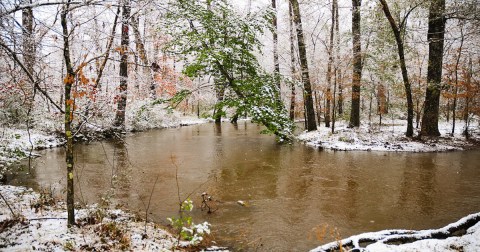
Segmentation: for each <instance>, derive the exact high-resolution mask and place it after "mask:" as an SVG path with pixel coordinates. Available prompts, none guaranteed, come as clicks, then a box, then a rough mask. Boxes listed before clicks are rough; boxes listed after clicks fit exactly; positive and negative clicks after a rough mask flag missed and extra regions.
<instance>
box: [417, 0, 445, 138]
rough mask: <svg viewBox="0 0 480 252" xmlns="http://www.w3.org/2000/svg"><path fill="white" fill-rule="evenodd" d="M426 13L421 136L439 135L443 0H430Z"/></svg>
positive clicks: (443, 29)
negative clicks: (426, 50)
mask: <svg viewBox="0 0 480 252" xmlns="http://www.w3.org/2000/svg"><path fill="white" fill-rule="evenodd" d="M429 12H430V14H429V15H428V36H427V38H428V70H427V91H426V93H425V107H424V111H423V117H422V128H421V131H420V134H421V135H422V136H440V131H439V130H438V117H439V106H440V91H441V81H442V66H443V44H444V37H445V22H446V19H445V17H444V12H445V0H432V1H431V4H430V9H429Z"/></svg>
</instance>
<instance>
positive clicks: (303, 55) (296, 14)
mask: <svg viewBox="0 0 480 252" xmlns="http://www.w3.org/2000/svg"><path fill="white" fill-rule="evenodd" d="M289 1H290V4H291V5H292V11H293V20H294V23H295V28H296V32H297V43H298V53H299V56H300V66H301V71H302V82H303V87H304V103H305V109H306V118H305V119H306V120H307V130H308V131H313V130H317V122H316V121H315V111H314V109H313V98H312V85H311V83H310V76H309V72H308V62H307V50H306V48H305V38H304V36H303V28H302V18H301V16H300V6H299V4H298V1H297V0H289Z"/></svg>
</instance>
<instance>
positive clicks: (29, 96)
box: [22, 0, 36, 107]
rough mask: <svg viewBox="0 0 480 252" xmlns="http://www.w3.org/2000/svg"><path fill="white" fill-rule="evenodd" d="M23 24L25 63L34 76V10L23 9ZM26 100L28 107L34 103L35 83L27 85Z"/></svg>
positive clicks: (26, 2)
mask: <svg viewBox="0 0 480 252" xmlns="http://www.w3.org/2000/svg"><path fill="white" fill-rule="evenodd" d="M22 3H23V4H31V3H32V0H23V1H22ZM22 26H23V62H24V63H23V64H24V65H25V68H26V70H27V71H28V72H29V73H30V74H31V75H32V76H33V66H34V64H35V52H36V49H35V31H34V27H33V10H32V8H25V9H23V10H22ZM24 91H25V95H26V97H25V101H26V104H27V107H31V106H32V104H33V91H34V87H33V85H32V86H31V87H25V89H24Z"/></svg>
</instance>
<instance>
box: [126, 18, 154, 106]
mask: <svg viewBox="0 0 480 252" xmlns="http://www.w3.org/2000/svg"><path fill="white" fill-rule="evenodd" d="M131 24H132V30H133V34H134V35H135V49H136V51H137V54H138V57H139V58H140V60H141V61H142V63H143V67H142V69H143V71H142V72H143V74H144V75H145V76H146V78H147V82H148V83H149V86H150V96H151V98H152V99H156V98H157V91H156V90H157V85H156V82H155V80H154V78H153V67H151V66H150V63H149V61H148V57H147V52H146V50H145V45H144V43H143V39H142V35H141V34H140V30H139V28H138V26H139V17H138V15H134V16H132V19H131ZM137 85H138V84H137ZM137 88H138V87H137Z"/></svg>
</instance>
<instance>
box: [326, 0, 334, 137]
mask: <svg viewBox="0 0 480 252" xmlns="http://www.w3.org/2000/svg"><path fill="white" fill-rule="evenodd" d="M334 31H335V3H334V2H333V1H332V23H331V26H330V40H329V45H328V63H327V93H326V95H325V96H326V98H327V105H326V107H325V127H327V128H328V127H330V120H331V119H330V112H331V108H330V107H331V105H330V104H331V102H332V91H331V86H332V65H333V57H334V56H333V39H334Z"/></svg>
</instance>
